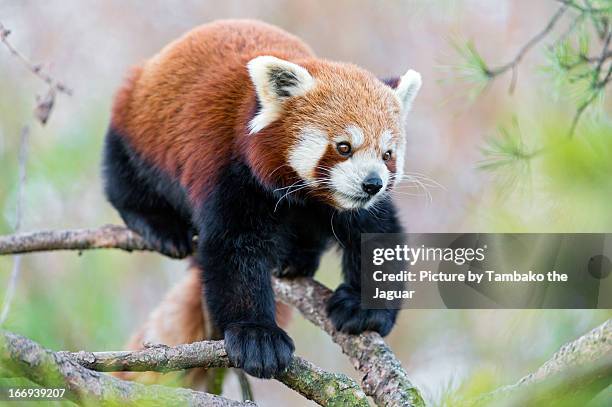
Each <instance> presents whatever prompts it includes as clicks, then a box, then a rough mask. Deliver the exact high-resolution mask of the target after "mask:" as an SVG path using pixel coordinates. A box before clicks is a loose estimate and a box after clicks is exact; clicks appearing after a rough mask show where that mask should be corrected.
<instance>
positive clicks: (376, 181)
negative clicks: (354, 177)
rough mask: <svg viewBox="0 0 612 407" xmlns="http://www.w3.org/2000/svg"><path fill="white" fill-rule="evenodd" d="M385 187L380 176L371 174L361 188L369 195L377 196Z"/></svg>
mask: <svg viewBox="0 0 612 407" xmlns="http://www.w3.org/2000/svg"><path fill="white" fill-rule="evenodd" d="M382 186H383V182H382V179H380V177H379V176H378V175H375V174H370V175H368V177H367V178H366V179H365V181H363V184H361V188H362V189H363V191H364V192H365V193H367V194H368V195H376V194H377V193H378V191H380V189H381V188H382Z"/></svg>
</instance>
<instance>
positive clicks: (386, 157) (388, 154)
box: [383, 150, 392, 161]
mask: <svg viewBox="0 0 612 407" xmlns="http://www.w3.org/2000/svg"><path fill="white" fill-rule="evenodd" d="M391 155H392V153H391V150H389V151H387V152H386V153H384V154H383V161H389V160H390V159H391Z"/></svg>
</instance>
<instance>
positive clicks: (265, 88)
mask: <svg viewBox="0 0 612 407" xmlns="http://www.w3.org/2000/svg"><path fill="white" fill-rule="evenodd" d="M247 69H248V71H249V76H250V77H251V81H252V82H253V85H254V86H255V92H256V93H257V98H258V100H259V103H260V104H261V110H260V111H259V113H258V114H257V115H256V116H255V117H254V118H253V119H252V120H251V122H250V123H249V130H250V134H253V133H257V132H258V131H260V130H261V129H263V128H265V127H267V126H268V125H270V124H271V123H272V122H274V121H275V120H276V119H278V118H279V116H280V114H281V112H282V105H283V102H284V101H285V100H286V99H287V98H290V97H293V96H300V95H304V94H305V93H306V92H308V91H309V90H311V89H312V87H313V86H314V79H313V77H312V76H311V75H310V73H309V72H308V71H307V70H306V69H305V68H303V67H301V66H299V65H297V64H294V63H293V62H289V61H285V60H282V59H279V58H276V57H273V56H259V57H256V58H253V59H252V60H250V61H249V63H248V64H247Z"/></svg>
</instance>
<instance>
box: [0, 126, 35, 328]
mask: <svg viewBox="0 0 612 407" xmlns="http://www.w3.org/2000/svg"><path fill="white" fill-rule="evenodd" d="M29 138H30V127H29V126H23V128H22V129H21V136H20V137H19V158H18V161H19V178H18V179H17V203H16V207H15V229H14V230H15V233H18V232H19V231H20V230H21V223H22V220H23V194H24V191H23V190H24V188H25V182H26V163H27V160H28V140H29ZM20 271H21V256H19V255H17V256H15V258H14V259H13V269H12V270H11V276H10V278H9V282H8V286H7V287H6V292H5V294H4V301H3V303H2V312H0V325H3V324H4V322H5V321H6V318H7V317H8V314H9V311H10V310H11V304H12V303H13V297H14V295H15V290H16V289H17V281H18V280H19V274H20Z"/></svg>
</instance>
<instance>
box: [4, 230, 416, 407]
mask: <svg viewBox="0 0 612 407" xmlns="http://www.w3.org/2000/svg"><path fill="white" fill-rule="evenodd" d="M101 248H106V249H108V248H118V249H121V250H126V251H133V250H150V251H153V250H155V248H154V247H152V246H150V245H148V244H147V243H146V242H145V241H144V240H143V239H142V238H141V237H139V236H138V235H136V234H135V233H133V232H131V231H130V230H128V229H126V228H124V227H120V226H112V225H107V226H103V227H101V228H99V229H80V230H64V231H43V232H34V233H23V234H18V235H13V236H2V237H0V255H1V254H15V253H30V252H36V251H48V250H87V249H101ZM273 288H274V291H275V293H276V295H277V296H278V297H279V298H280V299H281V300H282V301H283V302H286V303H288V304H290V305H293V306H294V307H296V308H297V309H298V310H299V311H300V312H301V313H302V314H303V315H304V317H305V318H306V319H308V320H309V321H310V322H312V323H313V324H315V325H316V326H318V327H320V328H322V329H323V330H325V332H327V333H328V334H330V335H331V337H332V339H333V340H334V342H336V343H337V344H338V345H340V347H341V348H342V351H343V352H344V353H345V354H346V355H348V356H349V358H350V359H351V361H352V363H353V365H354V366H355V368H356V369H357V370H358V371H359V372H361V373H362V374H363V378H362V388H363V390H364V391H365V393H366V394H367V395H369V396H371V397H372V398H373V399H374V401H375V402H376V404H377V405H380V406H397V405H401V406H408V407H410V406H424V402H423V399H422V398H421V395H420V393H419V391H418V389H417V388H416V387H415V386H414V385H413V384H412V383H411V382H410V380H409V379H408V374H407V373H406V371H405V370H404V369H403V368H402V366H401V363H400V361H399V360H398V359H397V358H396V357H395V355H394V354H393V352H392V351H391V350H390V349H389V347H388V346H387V345H386V344H385V342H384V340H383V339H382V338H381V337H380V335H378V334H377V333H374V332H367V333H364V334H361V335H358V336H354V335H346V334H343V333H340V332H337V331H336V330H335V329H334V327H333V325H332V323H331V321H330V320H329V319H328V318H327V316H326V315H325V311H324V310H325V304H326V301H327V299H328V298H329V296H330V295H331V291H330V290H329V289H327V288H325V287H324V286H322V285H321V284H319V283H317V282H315V281H313V280H311V279H295V280H281V279H277V278H273Z"/></svg>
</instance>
